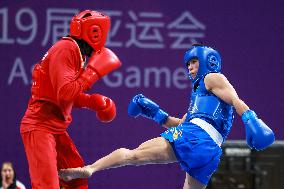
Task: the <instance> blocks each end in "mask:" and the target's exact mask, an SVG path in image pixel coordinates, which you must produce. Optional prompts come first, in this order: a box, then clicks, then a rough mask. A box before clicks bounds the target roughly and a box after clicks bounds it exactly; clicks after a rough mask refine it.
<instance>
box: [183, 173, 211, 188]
mask: <svg viewBox="0 0 284 189" xmlns="http://www.w3.org/2000/svg"><path fill="white" fill-rule="evenodd" d="M205 188H206V185H204V184H202V183H200V182H199V181H198V180H196V179H194V178H193V177H191V176H190V175H189V174H188V173H186V177H185V181H184V185H183V189H205Z"/></svg>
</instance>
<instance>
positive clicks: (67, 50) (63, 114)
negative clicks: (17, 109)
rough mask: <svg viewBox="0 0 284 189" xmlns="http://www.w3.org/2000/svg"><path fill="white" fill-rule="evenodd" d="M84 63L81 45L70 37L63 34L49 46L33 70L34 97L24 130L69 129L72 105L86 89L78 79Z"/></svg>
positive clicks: (27, 111)
mask: <svg viewBox="0 0 284 189" xmlns="http://www.w3.org/2000/svg"><path fill="white" fill-rule="evenodd" d="M83 65H84V60H83V58H82V55H81V52H80V49H79V46H78V45H77V43H76V42H75V41H74V40H73V39H71V38H67V37H66V38H63V39H62V40H60V41H58V42H57V43H56V44H54V45H53V46H52V47H51V48H50V49H49V50H48V52H47V53H46V55H45V56H44V57H43V59H42V60H41V62H40V63H39V64H36V65H35V68H34V70H33V84H32V97H31V99H30V101H29V104H28V108H27V110H26V112H25V115H24V117H23V119H22V122H21V128H20V131H21V133H24V132H28V131H32V130H42V131H47V132H51V133H62V132H64V131H65V130H66V128H67V127H68V125H69V124H70V123H71V121H72V117H71V110H72V106H73V104H74V103H75V104H76V100H77V99H78V97H79V96H82V95H80V93H81V92H82V90H83V89H82V87H81V85H80V83H79V82H77V80H76V79H77V78H78V76H79V75H80V73H81V71H82V70H83ZM81 94H82V93H81Z"/></svg>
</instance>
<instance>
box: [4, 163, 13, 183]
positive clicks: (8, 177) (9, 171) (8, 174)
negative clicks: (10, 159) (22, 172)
mask: <svg viewBox="0 0 284 189" xmlns="http://www.w3.org/2000/svg"><path fill="white" fill-rule="evenodd" d="M14 174H15V173H14V170H13V168H12V165H11V164H9V163H5V164H3V166H2V170H1V176H2V180H5V181H6V182H12V181H13V179H14Z"/></svg>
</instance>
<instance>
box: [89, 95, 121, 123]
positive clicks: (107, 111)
mask: <svg viewBox="0 0 284 189" xmlns="http://www.w3.org/2000/svg"><path fill="white" fill-rule="evenodd" d="M89 108H90V109H93V110H95V111H96V112H97V114H96V116H97V118H98V119H99V120H100V121H101V122H111V121H112V120H113V119H114V118H115V116H116V107H115V103H114V102H113V101H112V100H111V99H110V98H108V97H105V96H102V95H100V94H92V95H91V96H90V100H89Z"/></svg>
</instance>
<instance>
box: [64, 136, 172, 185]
mask: <svg viewBox="0 0 284 189" xmlns="http://www.w3.org/2000/svg"><path fill="white" fill-rule="evenodd" d="M176 161H177V160H176V157H175V154H174V152H173V150H172V147H171V145H170V143H169V142H168V141H167V140H165V139H164V138H162V137H158V138H154V139H151V140H148V141H146V142H144V143H142V144H141V145H140V146H139V147H138V148H136V149H134V150H129V149H126V148H120V149H118V150H115V151H113V152H112V153H110V154H109V155H107V156H105V157H103V158H101V159H99V160H97V161H96V162H95V163H93V164H92V165H89V166H86V167H83V168H74V169H65V170H61V171H60V173H59V175H60V177H61V178H62V179H64V180H71V179H75V178H87V177H90V176H91V175H92V174H93V173H94V172H97V171H101V170H104V169H109V168H116V167H121V166H125V165H137V166H139V165H145V164H163V163H172V162H176Z"/></svg>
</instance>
